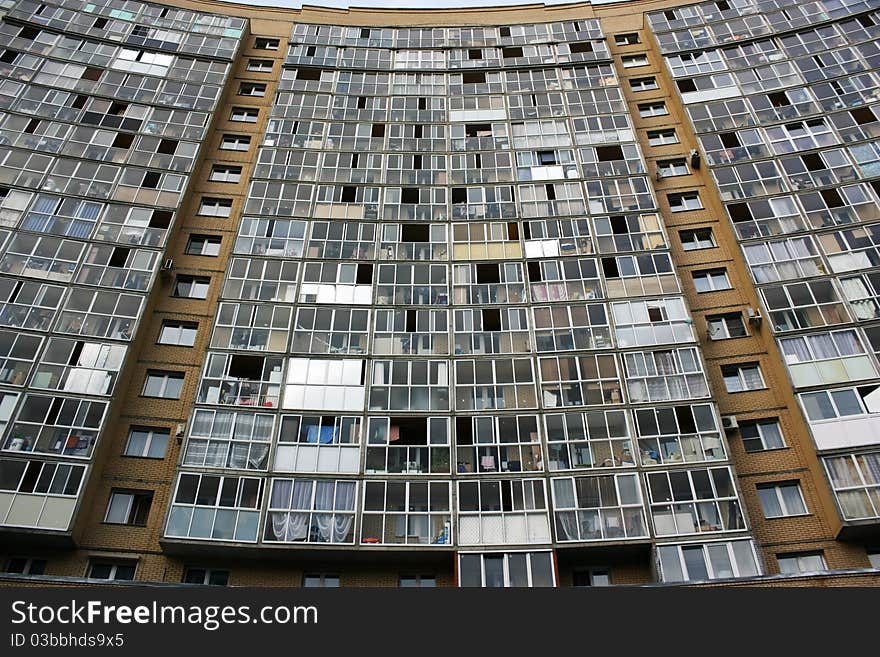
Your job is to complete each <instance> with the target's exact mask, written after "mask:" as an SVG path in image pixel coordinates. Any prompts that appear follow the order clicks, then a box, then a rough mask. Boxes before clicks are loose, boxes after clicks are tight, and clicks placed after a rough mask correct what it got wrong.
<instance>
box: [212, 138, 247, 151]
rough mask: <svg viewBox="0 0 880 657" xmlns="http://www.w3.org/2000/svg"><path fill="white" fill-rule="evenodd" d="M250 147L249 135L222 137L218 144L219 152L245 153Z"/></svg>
mask: <svg viewBox="0 0 880 657" xmlns="http://www.w3.org/2000/svg"><path fill="white" fill-rule="evenodd" d="M250 147H251V138H250V136H249V135H223V139H222V140H221V142H220V150H221V151H246V150H248V149H249V148H250Z"/></svg>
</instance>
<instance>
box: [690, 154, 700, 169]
mask: <svg viewBox="0 0 880 657" xmlns="http://www.w3.org/2000/svg"><path fill="white" fill-rule="evenodd" d="M690 158H691V168H692V169H699V168H700V152H699V151H698V150H697V149H692V150H691V152H690Z"/></svg>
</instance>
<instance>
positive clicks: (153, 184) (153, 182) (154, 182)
mask: <svg viewBox="0 0 880 657" xmlns="http://www.w3.org/2000/svg"><path fill="white" fill-rule="evenodd" d="M161 179H162V174H160V173H159V172H158V171H147V172H146V173H145V174H144V181H143V182H142V183H141V187H144V188H146V189H156V188H158V187H159V181H160V180H161Z"/></svg>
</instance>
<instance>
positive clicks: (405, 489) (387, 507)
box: [361, 481, 452, 545]
mask: <svg viewBox="0 0 880 657" xmlns="http://www.w3.org/2000/svg"><path fill="white" fill-rule="evenodd" d="M450 487H451V484H450V483H449V482H442V481H436V482H427V481H367V482H365V483H364V501H363V504H364V513H363V523H362V527H361V543H363V544H370V545H375V544H395V545H398V544H406V545H419V544H421V545H450V544H451V543H452V515H451V513H450V504H451V495H450V493H451V488H450Z"/></svg>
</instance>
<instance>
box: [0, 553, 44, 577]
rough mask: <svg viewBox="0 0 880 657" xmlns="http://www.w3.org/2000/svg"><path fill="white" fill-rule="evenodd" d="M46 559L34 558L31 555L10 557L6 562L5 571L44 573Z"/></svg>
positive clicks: (21, 573) (25, 573) (31, 573)
mask: <svg viewBox="0 0 880 657" xmlns="http://www.w3.org/2000/svg"><path fill="white" fill-rule="evenodd" d="M46 563H47V562H46V560H45V559H32V558H30V557H10V559H9V561H7V562H6V568H5V569H4V571H3V572H6V573H17V574H19V575H42V574H43V573H44V572H46Z"/></svg>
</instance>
